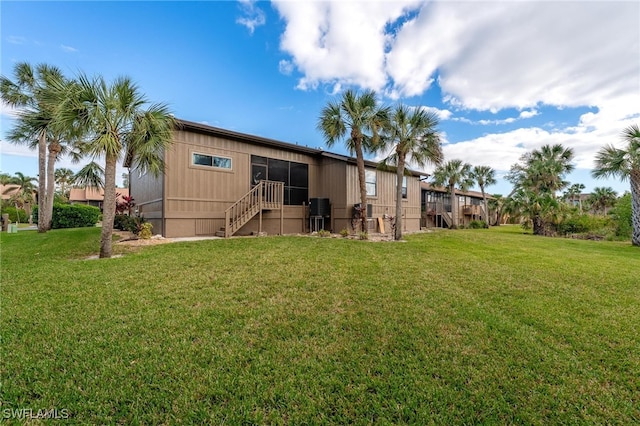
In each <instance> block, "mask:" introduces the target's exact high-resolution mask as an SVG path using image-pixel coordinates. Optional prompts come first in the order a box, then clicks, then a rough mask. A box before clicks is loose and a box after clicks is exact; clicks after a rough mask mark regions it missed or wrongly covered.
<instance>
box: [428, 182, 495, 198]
mask: <svg viewBox="0 0 640 426" xmlns="http://www.w3.org/2000/svg"><path fill="white" fill-rule="evenodd" d="M420 187H421V188H422V189H424V190H427V191H435V192H449V190H448V189H447V188H445V187H444V186H436V185H433V184H430V183H428V182H422V183H421V184H420ZM456 195H466V196H469V197H476V198H482V192H479V191H461V190H459V189H457V188H456ZM486 196H487V198H488V199H492V198H494V197H493V196H492V195H489V194H486Z"/></svg>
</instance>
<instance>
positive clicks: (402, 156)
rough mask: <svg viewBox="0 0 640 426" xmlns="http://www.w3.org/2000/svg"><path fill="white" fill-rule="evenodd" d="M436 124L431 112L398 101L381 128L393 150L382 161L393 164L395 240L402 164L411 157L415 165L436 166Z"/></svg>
mask: <svg viewBox="0 0 640 426" xmlns="http://www.w3.org/2000/svg"><path fill="white" fill-rule="evenodd" d="M437 126H438V117H437V116H436V115H435V114H432V113H428V112H426V111H425V110H424V109H422V108H409V107H407V106H404V105H402V104H400V105H398V106H396V108H395V110H394V111H393V112H392V113H391V116H390V120H389V123H388V125H387V128H386V129H385V131H384V143H385V144H389V145H392V146H393V150H392V152H391V154H390V155H389V156H388V157H387V158H386V159H385V160H383V164H384V165H389V164H393V165H395V166H396V182H397V185H396V214H395V235H394V238H395V239H396V240H400V239H402V181H403V179H404V172H405V166H406V163H407V162H408V161H411V160H413V162H414V163H415V164H416V165H417V166H419V167H425V166H426V165H427V163H431V164H435V165H439V164H440V163H441V162H442V158H443V155H442V146H441V145H440V136H439V135H438V133H437V132H436V127H437Z"/></svg>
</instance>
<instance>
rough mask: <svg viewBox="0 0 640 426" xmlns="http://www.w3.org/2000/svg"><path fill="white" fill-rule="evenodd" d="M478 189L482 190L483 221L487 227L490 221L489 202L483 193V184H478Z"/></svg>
mask: <svg viewBox="0 0 640 426" xmlns="http://www.w3.org/2000/svg"><path fill="white" fill-rule="evenodd" d="M480 191H481V192H482V201H483V202H484V221H485V223H486V224H487V228H488V227H489V226H490V225H491V223H489V203H488V202H487V194H485V193H484V186H482V185H480Z"/></svg>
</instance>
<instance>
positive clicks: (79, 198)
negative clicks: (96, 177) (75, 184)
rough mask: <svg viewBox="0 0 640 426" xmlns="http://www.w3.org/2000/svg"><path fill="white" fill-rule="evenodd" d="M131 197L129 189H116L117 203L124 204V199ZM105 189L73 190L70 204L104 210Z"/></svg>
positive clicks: (70, 192)
mask: <svg viewBox="0 0 640 426" xmlns="http://www.w3.org/2000/svg"><path fill="white" fill-rule="evenodd" d="M127 196H129V188H116V203H121V202H122V197H127ZM103 201H104V189H102V188H93V187H87V188H71V189H70V190H69V202H70V203H71V204H88V205H90V206H95V207H99V208H100V209H102V202H103Z"/></svg>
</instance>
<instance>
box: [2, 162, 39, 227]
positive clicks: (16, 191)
mask: <svg viewBox="0 0 640 426" xmlns="http://www.w3.org/2000/svg"><path fill="white" fill-rule="evenodd" d="M37 181H38V179H37V178H34V177H31V176H26V175H25V174H23V173H21V172H16V173H15V176H14V177H13V178H11V180H10V182H9V183H10V184H13V185H15V186H12V187H10V188H8V189H6V190H5V191H4V193H5V194H8V193H12V194H11V199H10V202H12V203H13V204H14V206H15V208H16V210H18V209H23V210H24V211H25V213H26V214H27V217H29V220H31V204H32V203H33V193H34V192H35V190H36V186H35V185H34V184H33V182H37ZM18 217H19V216H18Z"/></svg>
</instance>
